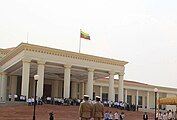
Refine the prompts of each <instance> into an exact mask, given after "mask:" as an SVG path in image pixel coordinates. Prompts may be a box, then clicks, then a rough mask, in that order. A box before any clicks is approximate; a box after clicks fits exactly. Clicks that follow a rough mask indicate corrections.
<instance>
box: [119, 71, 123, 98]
mask: <svg viewBox="0 0 177 120" xmlns="http://www.w3.org/2000/svg"><path fill="white" fill-rule="evenodd" d="M123 89H124V73H119V94H118V97H119V101H123V96H124V93H123Z"/></svg>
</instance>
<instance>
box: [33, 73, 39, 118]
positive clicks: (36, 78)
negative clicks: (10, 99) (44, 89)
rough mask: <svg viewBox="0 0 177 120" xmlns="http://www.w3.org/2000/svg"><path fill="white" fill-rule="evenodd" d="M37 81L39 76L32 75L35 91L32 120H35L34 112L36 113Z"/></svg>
mask: <svg viewBox="0 0 177 120" xmlns="http://www.w3.org/2000/svg"><path fill="white" fill-rule="evenodd" d="M38 79H39V75H34V80H35V91H34V110H33V120H35V119H36V116H35V112H36V91H37V81H38Z"/></svg>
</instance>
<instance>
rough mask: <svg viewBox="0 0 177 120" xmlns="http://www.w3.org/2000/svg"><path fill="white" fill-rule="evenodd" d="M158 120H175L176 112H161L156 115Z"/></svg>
mask: <svg viewBox="0 0 177 120" xmlns="http://www.w3.org/2000/svg"><path fill="white" fill-rule="evenodd" d="M156 119H157V120H175V112H173V111H171V110H169V111H167V112H159V113H157V114H156Z"/></svg>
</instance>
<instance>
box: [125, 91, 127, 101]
mask: <svg viewBox="0 0 177 120" xmlns="http://www.w3.org/2000/svg"><path fill="white" fill-rule="evenodd" d="M125 103H127V89H125Z"/></svg>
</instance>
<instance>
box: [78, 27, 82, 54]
mask: <svg viewBox="0 0 177 120" xmlns="http://www.w3.org/2000/svg"><path fill="white" fill-rule="evenodd" d="M81 31H82V30H81V29H80V41H79V53H80V52H81Z"/></svg>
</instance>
